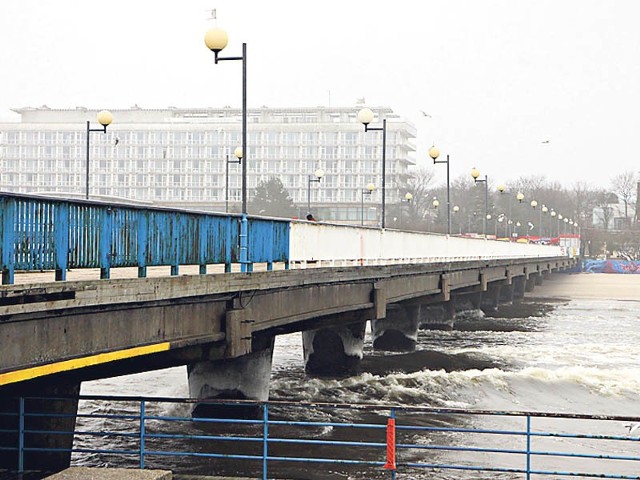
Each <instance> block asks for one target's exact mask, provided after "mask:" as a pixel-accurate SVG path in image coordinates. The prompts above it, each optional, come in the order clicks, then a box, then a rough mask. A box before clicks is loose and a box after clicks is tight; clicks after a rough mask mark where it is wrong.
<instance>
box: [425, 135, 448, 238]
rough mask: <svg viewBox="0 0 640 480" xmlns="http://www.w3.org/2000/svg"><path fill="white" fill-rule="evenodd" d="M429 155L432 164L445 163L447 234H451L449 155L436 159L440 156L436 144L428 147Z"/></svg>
mask: <svg viewBox="0 0 640 480" xmlns="http://www.w3.org/2000/svg"><path fill="white" fill-rule="evenodd" d="M429 156H430V157H431V158H432V159H433V164H434V165H435V164H436V163H446V164H447V234H448V235H451V195H450V186H449V183H450V182H449V155H448V154H447V159H446V160H437V158H438V157H439V156H440V150H438V149H437V148H436V146H435V145H434V146H432V147H431V148H430V149H429Z"/></svg>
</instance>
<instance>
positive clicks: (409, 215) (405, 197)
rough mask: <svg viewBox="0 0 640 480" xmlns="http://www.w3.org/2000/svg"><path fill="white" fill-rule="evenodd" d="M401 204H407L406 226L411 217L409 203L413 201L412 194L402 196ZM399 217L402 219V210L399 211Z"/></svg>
mask: <svg viewBox="0 0 640 480" xmlns="http://www.w3.org/2000/svg"><path fill="white" fill-rule="evenodd" d="M402 201H403V202H406V203H407V226H408V225H409V219H410V217H411V202H412V201H413V194H412V193H411V192H407V193H405V194H404V200H402ZM400 217H401V218H402V210H400Z"/></svg>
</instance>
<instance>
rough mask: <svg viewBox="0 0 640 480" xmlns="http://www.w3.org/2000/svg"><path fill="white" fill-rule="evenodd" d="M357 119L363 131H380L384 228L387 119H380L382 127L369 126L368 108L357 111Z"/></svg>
mask: <svg viewBox="0 0 640 480" xmlns="http://www.w3.org/2000/svg"><path fill="white" fill-rule="evenodd" d="M358 120H359V121H360V123H362V124H363V125H364V131H365V132H368V131H370V130H371V131H376V130H377V131H381V132H382V215H381V217H380V218H381V220H380V224H381V227H382V228H384V224H385V202H386V199H385V190H386V179H385V177H386V173H387V119H386V118H384V119H382V127H370V126H369V124H370V123H371V122H372V121H373V111H371V109H370V108H363V109H361V110H360V111H359V112H358Z"/></svg>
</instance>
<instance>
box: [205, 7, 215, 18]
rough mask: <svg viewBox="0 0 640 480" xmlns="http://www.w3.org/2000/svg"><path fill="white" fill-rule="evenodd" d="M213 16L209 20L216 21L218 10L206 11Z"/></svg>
mask: <svg viewBox="0 0 640 480" xmlns="http://www.w3.org/2000/svg"><path fill="white" fill-rule="evenodd" d="M206 11H207V12H209V14H210V15H211V16H210V17H209V18H208V19H207V20H216V9H215V8H214V9H211V10H206Z"/></svg>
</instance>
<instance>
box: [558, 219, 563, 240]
mask: <svg viewBox="0 0 640 480" xmlns="http://www.w3.org/2000/svg"><path fill="white" fill-rule="evenodd" d="M562 218H563V217H562V215H561V214H558V237H559V236H560V222H562Z"/></svg>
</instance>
